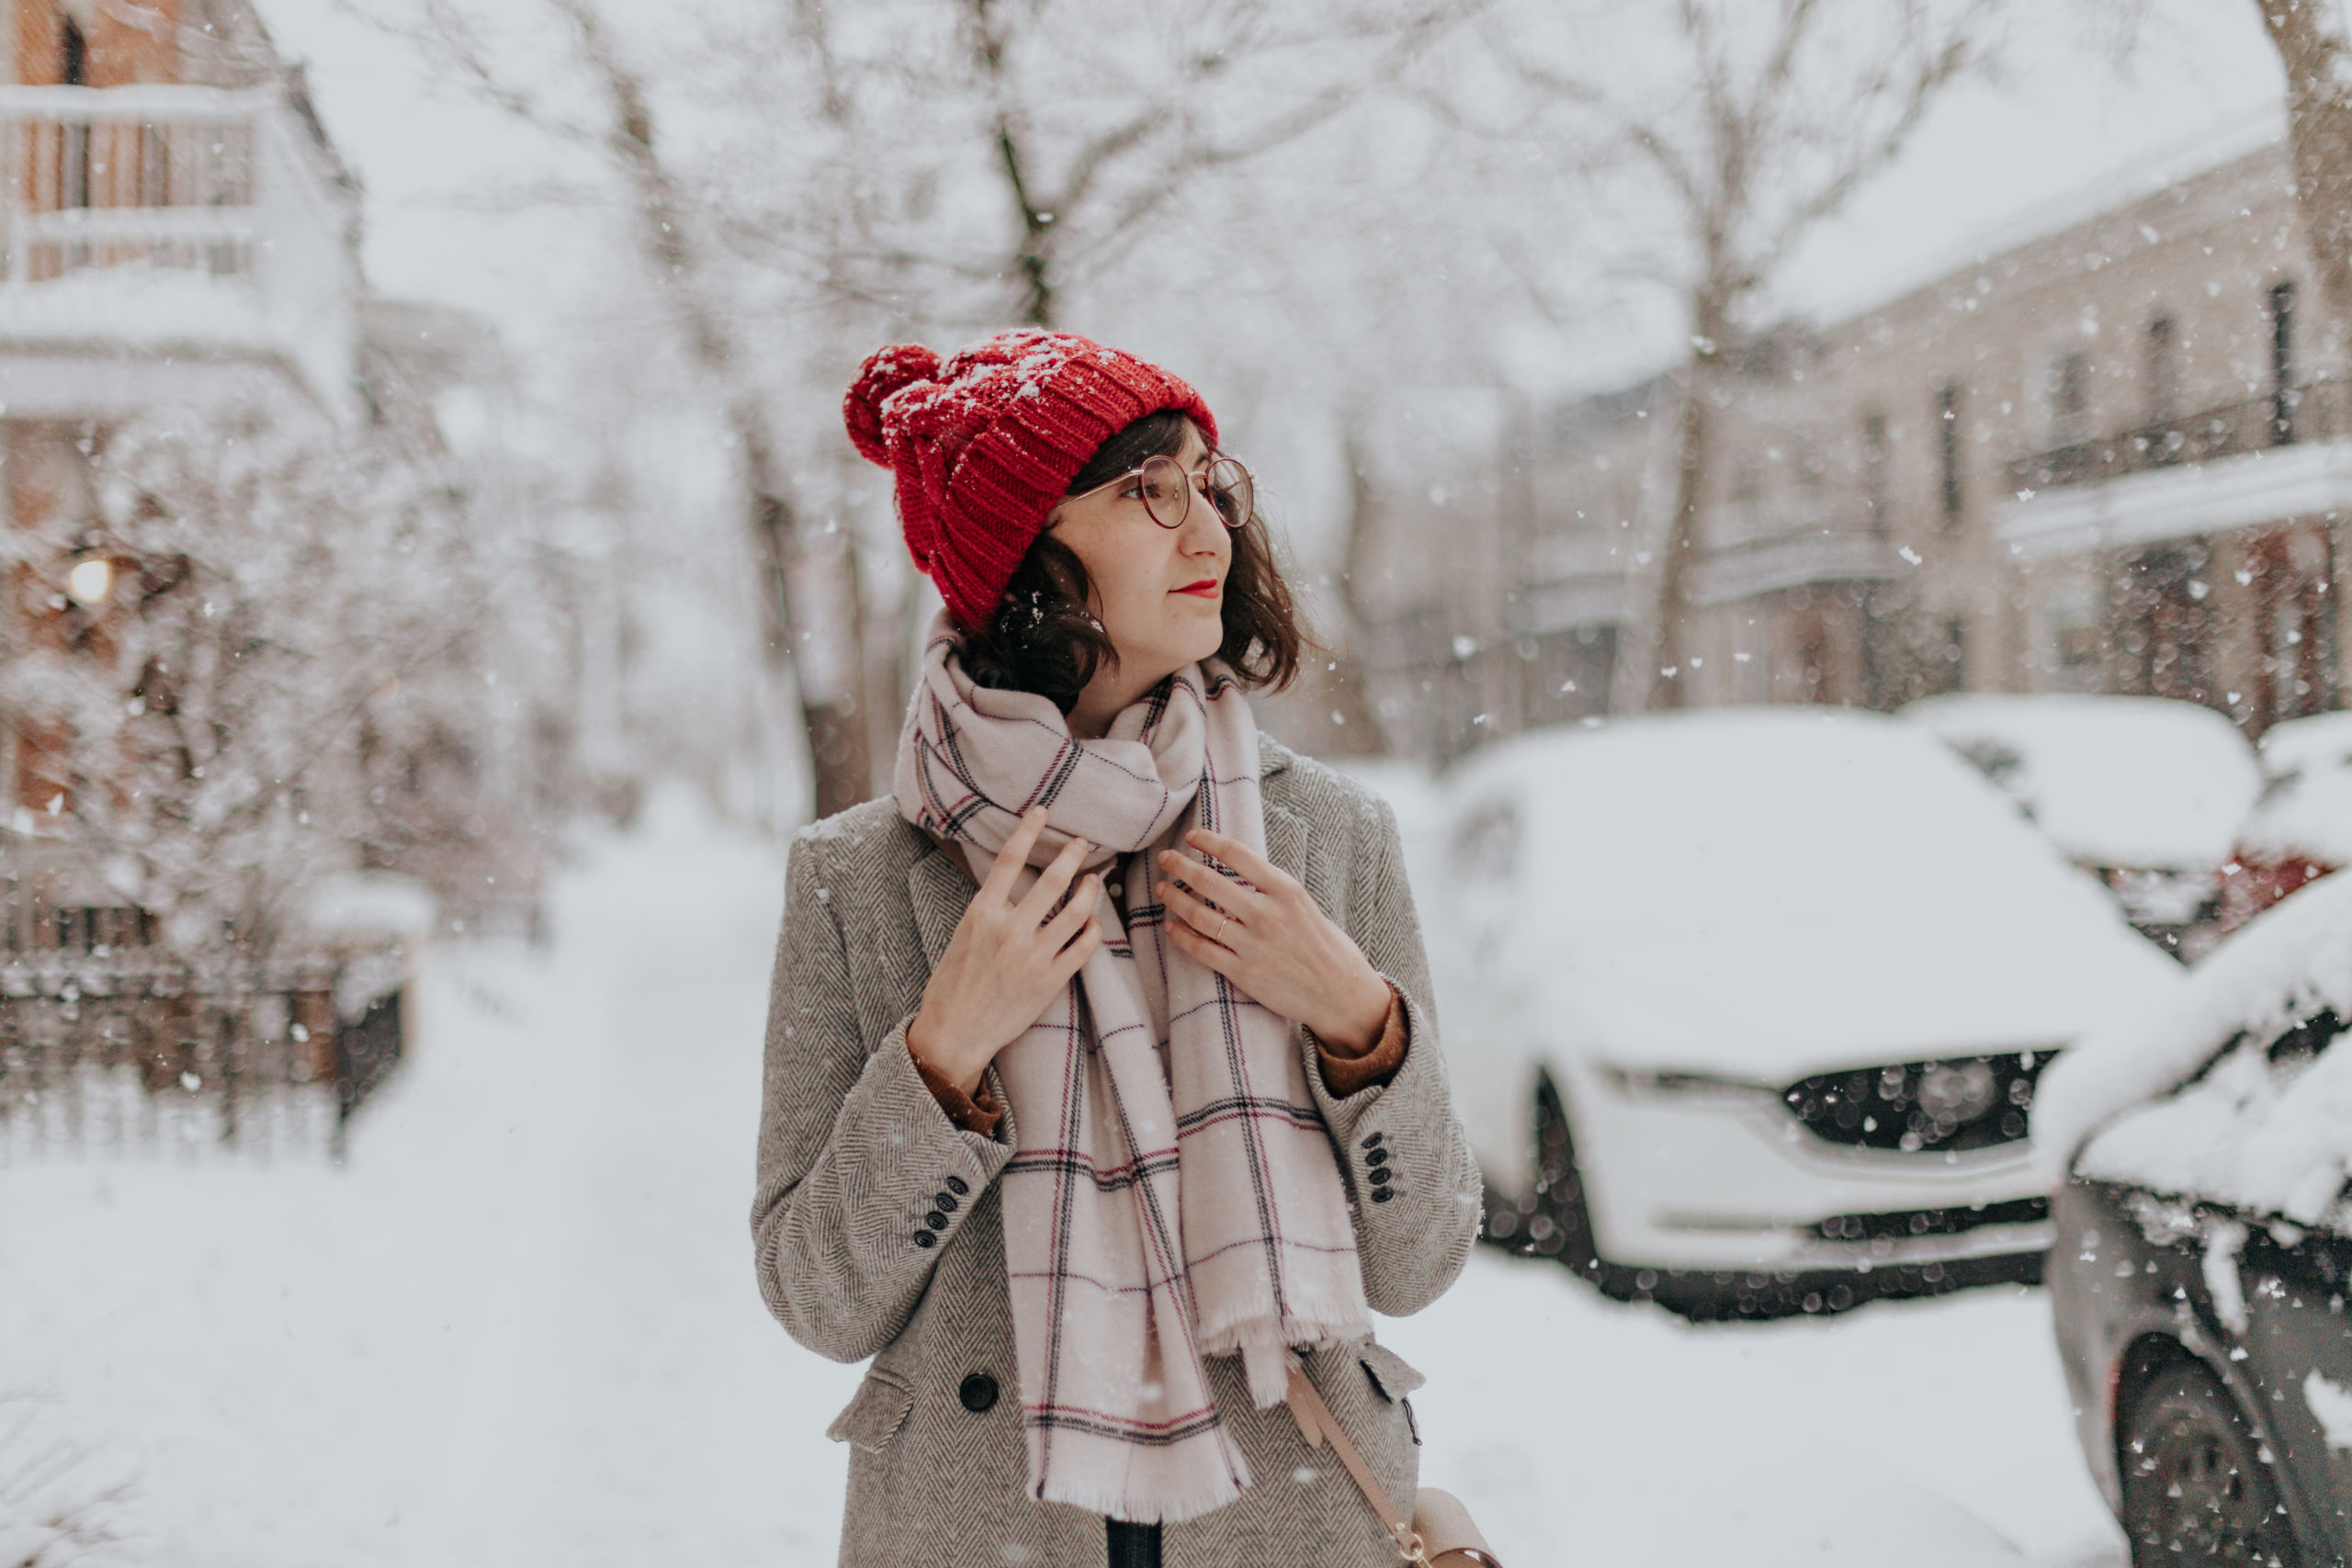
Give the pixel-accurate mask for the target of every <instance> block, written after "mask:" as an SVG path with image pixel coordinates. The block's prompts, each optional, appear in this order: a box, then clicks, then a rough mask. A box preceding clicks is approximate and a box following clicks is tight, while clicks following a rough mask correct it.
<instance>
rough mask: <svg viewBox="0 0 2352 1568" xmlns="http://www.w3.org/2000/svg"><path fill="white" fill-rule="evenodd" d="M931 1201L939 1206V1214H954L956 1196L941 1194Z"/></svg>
mask: <svg viewBox="0 0 2352 1568" xmlns="http://www.w3.org/2000/svg"><path fill="white" fill-rule="evenodd" d="M932 1201H933V1202H934V1203H936V1204H938V1205H939V1207H940V1212H941V1213H949V1214H952V1213H955V1212H956V1195H955V1194H954V1193H952V1192H942V1193H941V1194H940V1195H939V1196H938V1197H936V1198H933V1200H932Z"/></svg>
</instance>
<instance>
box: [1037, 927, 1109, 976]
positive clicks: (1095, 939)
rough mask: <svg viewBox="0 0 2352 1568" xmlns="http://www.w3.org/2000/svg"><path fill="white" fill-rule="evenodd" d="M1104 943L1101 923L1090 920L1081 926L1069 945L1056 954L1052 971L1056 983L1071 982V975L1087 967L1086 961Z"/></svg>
mask: <svg viewBox="0 0 2352 1568" xmlns="http://www.w3.org/2000/svg"><path fill="white" fill-rule="evenodd" d="M1102 945H1103V928H1102V926H1101V925H1100V924H1099V923H1097V922H1096V921H1093V920H1089V921H1087V922H1086V924H1084V925H1082V926H1080V928H1079V929H1078V934H1077V935H1076V936H1074V937H1072V938H1070V940H1069V946H1068V947H1065V948H1063V949H1062V950H1061V951H1060V952H1059V953H1056V954H1055V955H1054V966H1053V968H1052V970H1051V971H1050V973H1051V974H1052V975H1053V976H1054V984H1056V985H1057V986H1067V985H1068V984H1069V977H1070V976H1073V975H1075V974H1077V973H1078V972H1079V971H1080V969H1083V968H1085V967H1086V961H1087V960H1088V959H1090V958H1091V957H1093V956H1094V951H1095V949H1097V948H1099V947H1101V946H1102Z"/></svg>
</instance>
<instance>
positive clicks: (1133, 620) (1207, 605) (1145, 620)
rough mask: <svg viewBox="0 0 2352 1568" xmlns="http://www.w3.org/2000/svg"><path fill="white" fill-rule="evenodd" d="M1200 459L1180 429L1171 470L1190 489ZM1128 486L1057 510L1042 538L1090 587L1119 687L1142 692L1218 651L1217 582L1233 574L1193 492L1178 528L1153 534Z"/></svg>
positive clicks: (1220, 594) (1213, 513)
mask: <svg viewBox="0 0 2352 1568" xmlns="http://www.w3.org/2000/svg"><path fill="white" fill-rule="evenodd" d="M1209 457H1210V453H1209V448H1208V444H1207V443H1206V442H1204V441H1203V440H1202V439H1201V433H1200V432H1199V431H1198V430H1197V429H1194V428H1193V426H1192V424H1191V423H1189V422H1188V423H1186V425H1185V427H1184V445H1183V446H1182V448H1181V449H1180V450H1179V451H1178V452H1177V453H1176V460H1177V462H1179V463H1181V464H1182V465H1183V467H1184V470H1185V472H1186V473H1187V474H1189V475H1193V476H1194V485H1195V486H1197V484H1198V483H1199V479H1198V476H1199V475H1200V474H1202V473H1203V472H1204V471H1205V470H1206V469H1207V468H1208V464H1209ZM1138 484H1139V481H1138V480H1137V479H1136V476H1134V475H1132V474H1130V475H1129V476H1127V477H1126V478H1125V479H1122V480H1121V481H1120V482H1118V483H1117V484H1114V485H1108V486H1105V487H1104V488H1103V489H1102V490H1099V491H1094V492H1093V493H1092V494H1090V495H1083V496H1079V497H1077V498H1075V499H1073V500H1070V501H1066V502H1063V503H1062V504H1061V505H1060V506H1058V507H1057V508H1056V509H1055V510H1054V513H1053V514H1052V515H1051V516H1050V517H1048V518H1047V519H1046V531H1047V532H1049V533H1051V534H1052V535H1053V536H1054V537H1055V538H1057V539H1059V540H1060V541H1061V542H1062V543H1063V544H1065V545H1067V546H1069V548H1070V551H1071V552H1072V553H1073V554H1075V555H1076V556H1077V557H1078V558H1079V561H1080V564H1081V565H1083V566H1084V567H1085V568H1086V575H1087V576H1088V577H1089V578H1091V579H1092V580H1093V584H1094V600H1095V604H1094V609H1095V613H1096V614H1097V615H1101V616H1102V617H1103V631H1104V632H1105V633H1106V634H1108V635H1109V637H1110V638H1111V646H1112V647H1113V648H1114V649H1118V653H1119V667H1118V670H1117V672H1116V678H1117V680H1118V682H1119V684H1120V685H1122V686H1124V687H1127V688H1128V689H1130V690H1148V689H1149V688H1150V687H1152V686H1154V685H1156V684H1158V683H1159V682H1160V681H1161V680H1162V679H1164V678H1165V677H1167V676H1169V675H1170V674H1172V673H1174V672H1175V671H1179V670H1182V668H1183V667H1184V666H1185V665H1187V664H1191V663H1193V662H1194V661H1196V660H1203V659H1206V658H1208V657H1209V656H1210V655H1211V654H1213V653H1215V652H1216V650H1217V649H1218V647H1219V645H1221V644H1222V643H1223V642H1224V641H1225V620H1224V613H1225V574H1226V570H1227V568H1228V567H1230V566H1231V565H1232V564H1233V537H1232V536H1231V535H1230V534H1228V533H1227V532H1226V527H1225V523H1224V520H1223V519H1222V518H1220V517H1219V516H1218V515H1217V510H1216V506H1214V505H1213V504H1211V503H1210V502H1209V499H1208V497H1207V496H1205V495H1204V494H1202V493H1201V492H1200V491H1199V490H1198V489H1197V488H1194V489H1193V490H1191V491H1189V493H1190V495H1191V497H1192V504H1191V507H1190V509H1189V510H1188V511H1187V512H1186V513H1185V515H1184V521H1183V524H1182V525H1181V526H1179V527H1174V528H1163V527H1161V526H1160V525H1159V524H1157V523H1155V522H1153V521H1152V519H1151V513H1148V512H1147V511H1146V510H1145V509H1144V503H1143V495H1142V492H1141V491H1140V490H1139V489H1138Z"/></svg>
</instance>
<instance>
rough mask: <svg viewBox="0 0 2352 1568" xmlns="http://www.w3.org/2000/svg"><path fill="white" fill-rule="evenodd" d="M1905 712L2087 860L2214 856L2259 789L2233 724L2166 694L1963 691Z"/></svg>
mask: <svg viewBox="0 0 2352 1568" xmlns="http://www.w3.org/2000/svg"><path fill="white" fill-rule="evenodd" d="M1901 716H1902V717H1903V718H1905V719H1906V720H1908V721H1910V722H1911V723H1914V724H1917V725H1922V726H1924V727H1925V728H1928V729H1929V730H1931V731H1932V732H1934V733H1935V734H1937V735H1939V736H1940V737H1942V738H1943V739H1945V740H1946V741H1948V742H1949V743H1951V745H1952V746H1954V747H1956V748H1958V749H1959V750H1961V751H1962V753H1963V754H1965V755H1968V756H1969V757H1970V758H1971V760H1972V761H1975V762H1976V763H1977V765H1978V766H1979V767H1982V768H1985V769H1986V770H1987V771H1988V772H1989V773H1994V774H1995V775H1996V782H1998V783H2000V784H2001V785H2002V787H2003V788H2004V789H2006V790H2007V791H2008V792H2009V793H2010V794H2011V795H2014V796H2015V797H2016V798H2017V800H2018V803H2019V804H2020V805H2022V806H2023V807H2026V808H2027V810H2028V811H2029V812H2030V814H2031V815H2032V817H2033V819H2034V822H2035V823H2036V825H2037V826H2039V827H2040V828H2041V830H2042V831H2043V832H2045V833H2047V834H2048V835H2050V840H2051V841H2052V843H2054V844H2056V845H2057V846H2058V847H2059V848H2060V849H2062V850H2064V852H2066V853H2067V854H2068V855H2070V856H2072V857H2073V858H2074V859H2075V860H2077V861H2080V862H2082V863H2085V864H2087V865H2102V866H2108V865H2111V866H2131V867H2141V868H2148V869H2154V868H2159V867H2178V868H2186V867H2206V866H2216V865H2219V864H2221V863H2222V862H2223V861H2225V860H2227V859H2229V857H2230V852H2231V849H2232V848H2233V845H2234V843H2235V841H2236V838H2237V832H2238V828H2239V825H2240V824H2241V823H2243V822H2244V821H2245V815H2246V812H2247V811H2248V809H2250V808H2251V807H2253V805H2254V801H2255V796H2256V795H2257V794H2258V793H2259V792H2260V789H2261V786H2262V775H2261V770H2260V768H2259V767H2258V766H2257V764H2256V761H2255V755H2254V751H2253V749H2252V748H2251V747H2249V746H2248V745H2247V744H2246V743H2245V737H2244V736H2242V735H2240V734H2239V733H2238V730H2237V727H2236V726H2235V725H2233V724H2232V723H2231V722H2230V721H2229V720H2228V718H2226V717H2224V716H2222V715H2221V714H2218V713H2216V712H2214V711H2213V710H2212V709H2211V708H2208V707H2201V706H2199V705H2197V704H2195V703H2186V702H2179V701H2176V700H2174V699H2172V698H2169V697H2109V696H2086V695H2073V694H2065V693H2037V694H2030V695H1996V694H1977V693H1966V694H1953V695H1951V696H1943V697H1927V698H1923V699H1922V700H1920V701H1918V702H1916V703H1912V704H1910V705H1908V706H1906V707H1905V708H1904V709H1903V711H1902V714H1901Z"/></svg>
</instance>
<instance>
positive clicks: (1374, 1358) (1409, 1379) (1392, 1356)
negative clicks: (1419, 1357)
mask: <svg viewBox="0 0 2352 1568" xmlns="http://www.w3.org/2000/svg"><path fill="white" fill-rule="evenodd" d="M1356 1360H1357V1362H1358V1363H1359V1364H1361V1365H1362V1366H1363V1370H1364V1371H1365V1372H1366V1373H1368V1374H1369V1375H1370V1376H1371V1378H1372V1386H1373V1387H1374V1389H1375V1390H1377V1391H1378V1392H1379V1394H1380V1397H1381V1398H1383V1399H1385V1400H1386V1401H1388V1402H1389V1403H1390V1404H1396V1403H1397V1401H1398V1400H1400V1399H1402V1398H1404V1397H1405V1396H1406V1395H1407V1394H1408V1393H1412V1392H1413V1391H1414V1390H1415V1389H1417V1388H1419V1387H1420V1386H1421V1384H1423V1383H1425V1382H1428V1381H1429V1380H1428V1379H1427V1378H1425V1377H1423V1376H1421V1374H1420V1373H1419V1372H1418V1371H1415V1370H1414V1369H1413V1364H1412V1363H1411V1362H1409V1361H1408V1360H1406V1359H1405V1358H1404V1357H1402V1356H1400V1355H1398V1354H1397V1352H1396V1351H1394V1350H1391V1349H1390V1348H1388V1347H1387V1346H1385V1345H1382V1344H1379V1343H1377V1342H1376V1341H1374V1340H1370V1339H1367V1340H1365V1341H1364V1342H1363V1344H1361V1345H1359V1346H1357V1347H1356Z"/></svg>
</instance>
